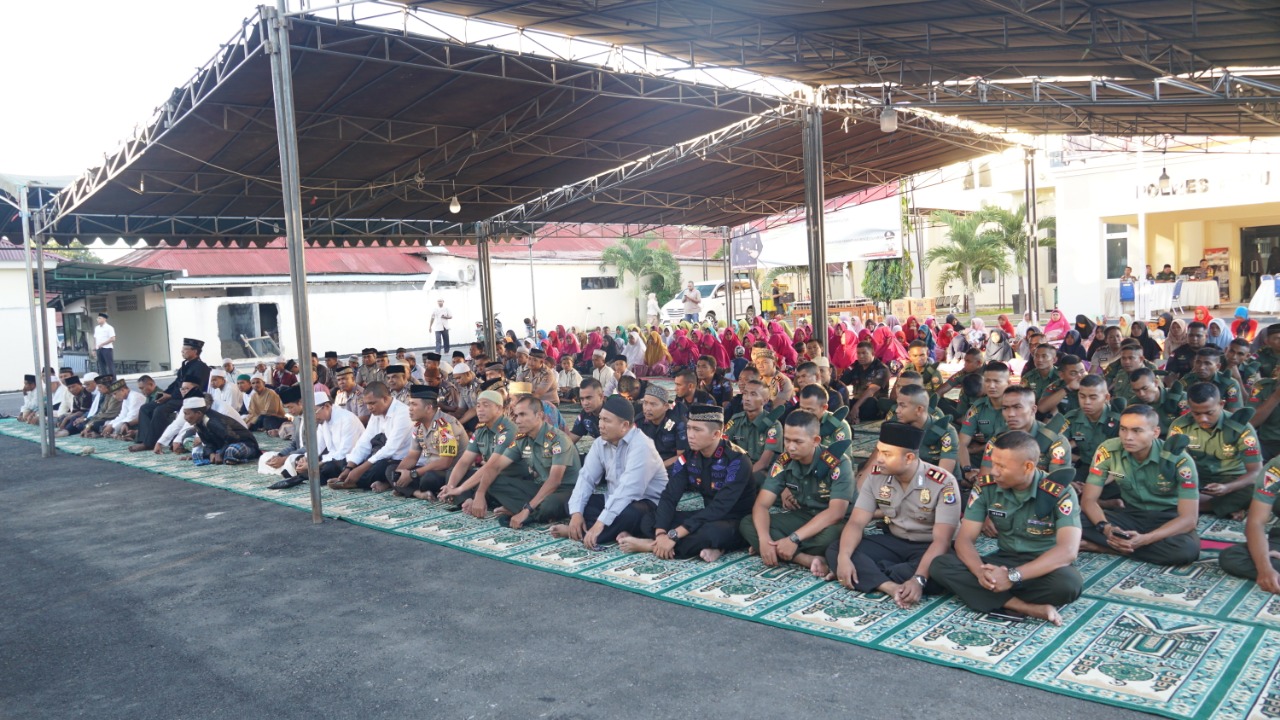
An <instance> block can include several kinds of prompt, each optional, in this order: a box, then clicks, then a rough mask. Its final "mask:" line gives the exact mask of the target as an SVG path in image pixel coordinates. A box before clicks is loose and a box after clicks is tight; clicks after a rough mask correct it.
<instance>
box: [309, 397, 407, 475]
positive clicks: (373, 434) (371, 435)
mask: <svg viewBox="0 0 1280 720" xmlns="http://www.w3.org/2000/svg"><path fill="white" fill-rule="evenodd" d="M363 397H364V404H365V407H366V408H368V409H369V413H370V414H369V424H368V425H366V426H365V428H364V432H363V433H361V435H360V439H359V440H357V441H356V446H355V448H354V449H352V450H351V452H350V453H349V454H348V455H347V463H346V467H345V468H343V470H342V472H341V473H339V474H338V477H336V478H334V479H332V480H330V481H329V487H331V488H333V489H335V490H354V489H356V488H363V489H366V490H373V491H375V492H383V491H386V490H390V489H391V483H390V481H389V480H388V477H390V476H391V471H392V470H393V469H395V467H396V466H397V465H398V464H399V463H400V461H401V460H402V459H404V456H405V455H406V454H408V452H409V443H410V442H411V441H412V440H413V437H412V435H411V434H410V431H411V430H412V423H410V422H409V408H408V407H407V406H406V405H405V404H404V403H402V402H400V401H399V400H396V399H395V398H393V397H391V391H390V390H388V389H387V386H386V384H385V383H383V382H380V381H374V382H371V383H369V385H368V386H366V387H365V389H364V396H363Z"/></svg>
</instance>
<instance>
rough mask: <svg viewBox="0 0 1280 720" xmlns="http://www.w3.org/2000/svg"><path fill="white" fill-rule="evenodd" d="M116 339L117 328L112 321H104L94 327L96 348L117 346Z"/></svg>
mask: <svg viewBox="0 0 1280 720" xmlns="http://www.w3.org/2000/svg"><path fill="white" fill-rule="evenodd" d="M115 339H116V329H115V328H113V327H111V324H110V323H102V324H101V325H98V326H97V327H95V328H94V329H93V347H94V348H96V349H99V350H101V349H102V348H113V347H115V346H116V343H115Z"/></svg>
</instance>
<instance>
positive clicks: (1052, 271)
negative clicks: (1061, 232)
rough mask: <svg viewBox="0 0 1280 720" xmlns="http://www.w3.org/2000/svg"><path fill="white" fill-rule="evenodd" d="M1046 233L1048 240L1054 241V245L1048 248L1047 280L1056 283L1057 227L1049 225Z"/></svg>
mask: <svg viewBox="0 0 1280 720" xmlns="http://www.w3.org/2000/svg"><path fill="white" fill-rule="evenodd" d="M1046 234H1047V235H1048V237H1049V239H1050V240H1053V241H1054V246H1053V247H1052V248H1049V262H1048V263H1047V265H1048V266H1049V282H1051V283H1056V282H1058V245H1057V240H1058V229H1057V228H1052V227H1051V228H1049V230H1048V232H1047V233H1046Z"/></svg>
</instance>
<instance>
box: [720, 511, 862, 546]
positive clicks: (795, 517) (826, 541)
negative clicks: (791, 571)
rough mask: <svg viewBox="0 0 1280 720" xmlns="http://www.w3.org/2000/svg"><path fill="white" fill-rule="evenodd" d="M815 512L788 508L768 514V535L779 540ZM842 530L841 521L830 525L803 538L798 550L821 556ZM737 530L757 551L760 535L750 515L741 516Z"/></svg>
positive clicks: (800, 526) (798, 527) (800, 525)
mask: <svg viewBox="0 0 1280 720" xmlns="http://www.w3.org/2000/svg"><path fill="white" fill-rule="evenodd" d="M817 514H818V513H816V512H814V511H812V510H788V511H786V512H780V513H774V514H772V515H770V516H769V535H770V537H772V538H773V539H774V540H781V539H782V538H784V537H786V536H788V535H790V534H791V533H793V532H795V531H797V530H799V529H800V528H802V527H804V526H805V524H806V523H808V522H809V521H810V520H812V519H813V518H814V516H816V515H817ZM842 530H844V522H843V521H841V522H838V523H836V524H834V525H830V526H828V527H826V528H825V529H823V531H822V532H820V533H818V534H817V535H814V536H813V537H811V538H805V540H804V541H803V542H801V543H800V550H799V551H800V552H802V553H805V554H807V555H817V556H818V557H823V556H824V555H825V554H826V552H827V546H828V545H830V544H831V543H832V542H834V541H836V540H839V539H840V532H841V531H842ZM738 531H739V532H741V533H742V537H744V538H746V540H747V544H748V545H750V546H751V547H753V548H755V549H756V550H757V551H759V549H760V535H759V533H757V532H756V525H755V523H754V522H752V521H751V516H750V515H747V516H746V517H744V518H742V522H740V523H738Z"/></svg>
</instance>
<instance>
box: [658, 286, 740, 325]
mask: <svg viewBox="0 0 1280 720" xmlns="http://www.w3.org/2000/svg"><path fill="white" fill-rule="evenodd" d="M693 286H694V287H695V288H697V289H698V293H699V294H700V295H702V309H701V313H700V314H699V316H698V319H699V320H700V321H704V322H712V323H714V322H717V321H719V320H721V319H724V318H727V317H728V310H727V308H726V307H725V283H724V281H723V280H703V281H702V282H694V284H693ZM749 305H755V306H756V307H759V306H760V290H759V289H758V288H756V286H755V282H753V281H752V280H750V279H749V278H747V277H746V276H745V275H741V274H740V275H738V276H737V278H735V280H734V296H733V313H734V316H735V317H740V318H741V317H746V315H747V307H748V306H749ZM661 320H662V321H663V322H669V323H678V322H680V321H681V320H684V288H683V287H682V288H680V292H678V293H676V296H675V297H673V298H671V299H670V300H669V301H667V304H666V305H663V306H662V317H661Z"/></svg>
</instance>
